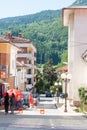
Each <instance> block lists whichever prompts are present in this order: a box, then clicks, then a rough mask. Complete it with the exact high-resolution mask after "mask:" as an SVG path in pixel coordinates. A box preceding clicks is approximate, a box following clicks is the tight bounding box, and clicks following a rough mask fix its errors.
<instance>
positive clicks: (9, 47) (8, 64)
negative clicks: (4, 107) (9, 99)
mask: <svg viewBox="0 0 87 130" xmlns="http://www.w3.org/2000/svg"><path fill="white" fill-rule="evenodd" d="M18 50H19V49H18V48H17V47H16V46H14V45H13V44H11V43H10V41H9V40H6V39H3V38H0V79H1V80H3V82H1V83H0V92H2V91H3V92H4V91H6V90H7V89H9V88H14V86H15V84H14V82H15V69H16V57H15V55H16V54H17V51H18Z"/></svg>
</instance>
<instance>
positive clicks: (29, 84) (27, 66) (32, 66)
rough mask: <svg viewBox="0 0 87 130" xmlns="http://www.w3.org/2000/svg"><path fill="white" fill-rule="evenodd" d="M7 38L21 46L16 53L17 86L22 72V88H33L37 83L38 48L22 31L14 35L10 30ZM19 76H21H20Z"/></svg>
mask: <svg viewBox="0 0 87 130" xmlns="http://www.w3.org/2000/svg"><path fill="white" fill-rule="evenodd" d="M5 39H7V40H10V42H12V43H13V44H14V45H15V46H17V47H19V48H20V49H21V51H18V54H17V55H16V60H17V61H18V63H17V69H16V80H15V81H16V82H15V86H18V87H19V84H18V80H17V79H18V73H19V71H21V72H22V74H21V75H20V74H19V75H20V76H21V77H22V82H21V86H20V87H21V88H23V89H24V90H31V89H32V88H34V85H35V83H36V48H35V46H34V45H33V43H32V42H31V41H30V40H28V39H25V38H24V37H23V36H22V34H21V33H19V35H18V37H16V36H12V34H11V33H10V32H9V33H8V34H7V35H6V37H5ZM20 76H19V77H20Z"/></svg>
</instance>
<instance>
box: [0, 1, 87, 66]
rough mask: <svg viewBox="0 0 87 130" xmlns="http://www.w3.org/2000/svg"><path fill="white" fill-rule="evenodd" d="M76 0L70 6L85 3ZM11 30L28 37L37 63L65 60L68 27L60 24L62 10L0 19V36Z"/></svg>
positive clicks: (84, 2) (55, 63)
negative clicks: (34, 47) (35, 49)
mask: <svg viewBox="0 0 87 130" xmlns="http://www.w3.org/2000/svg"><path fill="white" fill-rule="evenodd" d="M86 4H87V2H86V0H77V1H76V2H74V3H73V4H72V5H71V6H75V5H76V6H77V5H86ZM8 31H11V32H12V34H13V35H15V36H18V33H19V32H21V33H22V35H23V36H24V37H25V38H27V39H30V40H31V41H32V42H33V44H34V45H35V46H36V48H37V64H44V63H46V62H47V61H48V60H49V59H52V61H53V64H54V65H57V64H59V63H62V62H63V61H67V44H68V28H67V27H64V26H62V10H47V11H42V12H39V13H36V14H32V15H25V16H18V17H10V18H4V19H0V36H1V37H2V36H4V35H6V33H7V32H8Z"/></svg>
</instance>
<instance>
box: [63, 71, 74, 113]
mask: <svg viewBox="0 0 87 130" xmlns="http://www.w3.org/2000/svg"><path fill="white" fill-rule="evenodd" d="M61 78H62V79H63V80H64V82H65V110H64V112H67V83H68V82H69V81H70V79H71V78H72V75H71V74H67V73H62V74H61Z"/></svg>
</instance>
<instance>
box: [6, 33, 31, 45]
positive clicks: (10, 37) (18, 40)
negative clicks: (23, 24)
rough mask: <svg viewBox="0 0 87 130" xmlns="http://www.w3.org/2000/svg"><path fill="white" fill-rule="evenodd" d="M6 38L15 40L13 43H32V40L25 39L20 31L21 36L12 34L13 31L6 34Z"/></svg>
mask: <svg viewBox="0 0 87 130" xmlns="http://www.w3.org/2000/svg"><path fill="white" fill-rule="evenodd" d="M5 39H7V40H9V41H11V42H13V43H31V41H30V40H28V39H25V38H24V37H23V36H22V34H20V33H19V36H18V37H16V36H12V34H11V32H8V33H7V35H6V36H5Z"/></svg>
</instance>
